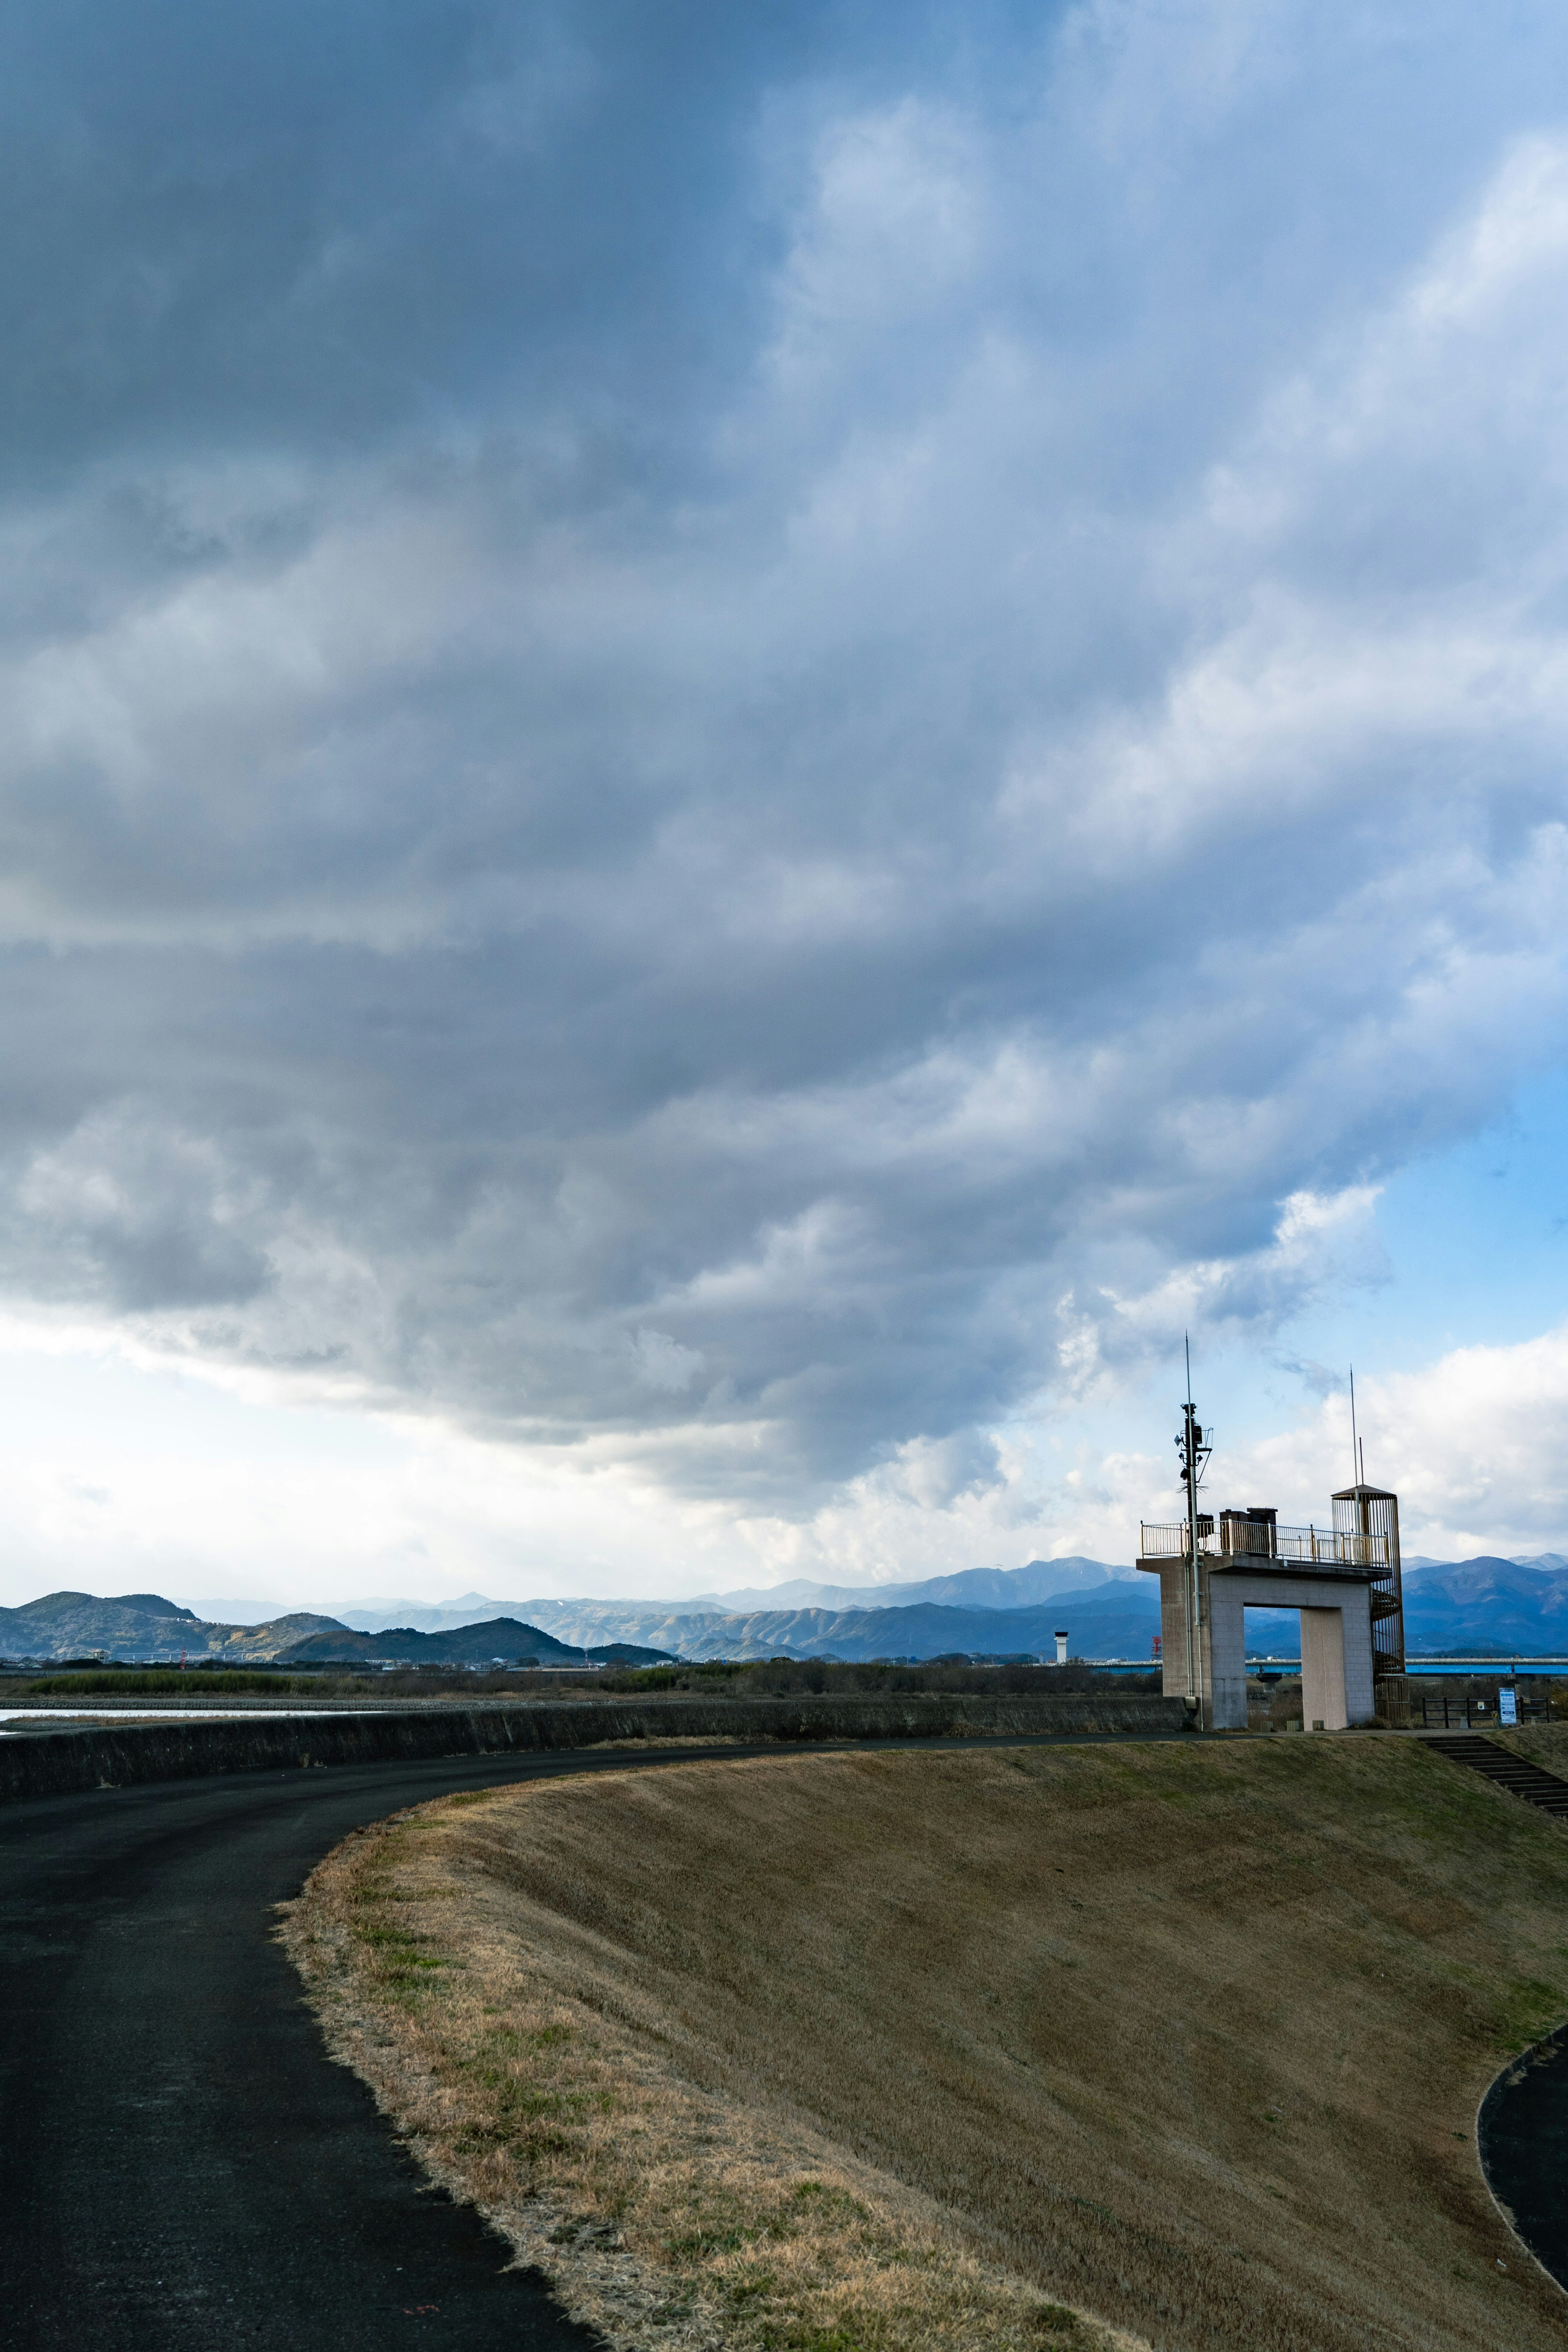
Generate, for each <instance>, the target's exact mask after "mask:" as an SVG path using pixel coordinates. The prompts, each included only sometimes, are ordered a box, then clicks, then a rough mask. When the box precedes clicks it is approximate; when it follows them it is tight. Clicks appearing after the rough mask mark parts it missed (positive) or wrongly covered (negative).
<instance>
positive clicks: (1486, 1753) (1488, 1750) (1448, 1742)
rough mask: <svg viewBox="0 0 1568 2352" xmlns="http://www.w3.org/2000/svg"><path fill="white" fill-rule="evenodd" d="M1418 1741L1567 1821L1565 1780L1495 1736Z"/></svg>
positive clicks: (1448, 1735) (1457, 1734)
mask: <svg viewBox="0 0 1568 2352" xmlns="http://www.w3.org/2000/svg"><path fill="white" fill-rule="evenodd" d="M1421 1744H1422V1746H1423V1747H1424V1748H1434V1749H1436V1753H1437V1754H1438V1755H1439V1756H1446V1757H1447V1759H1448V1761H1449V1763H1450V1764H1465V1765H1468V1767H1469V1769H1470V1770H1471V1771H1472V1772H1484V1773H1485V1774H1486V1776H1487V1779H1488V1780H1495V1781H1496V1782H1497V1784H1498V1786H1499V1788H1500V1789H1506V1790H1508V1792H1509V1794H1510V1796H1511V1797H1522V1798H1523V1799H1524V1801H1525V1803H1526V1804H1527V1805H1538V1806H1539V1807H1540V1808H1541V1811H1542V1812H1543V1813H1555V1814H1556V1815H1557V1818H1558V1820H1559V1821H1565V1822H1568V1780H1559V1779H1558V1777H1557V1775H1556V1773H1555V1772H1543V1771H1542V1769H1541V1767H1540V1765H1539V1764H1527V1763H1526V1762H1525V1759H1524V1758H1523V1757H1522V1756H1515V1755H1513V1754H1512V1753H1511V1752H1510V1749H1508V1748H1500V1747H1499V1746H1498V1744H1497V1742H1496V1740H1495V1739H1486V1738H1482V1737H1481V1735H1480V1734H1479V1732H1470V1731H1454V1732H1444V1733H1440V1734H1439V1735H1438V1736H1437V1738H1434V1739H1424V1740H1423V1741H1422V1743H1421Z"/></svg>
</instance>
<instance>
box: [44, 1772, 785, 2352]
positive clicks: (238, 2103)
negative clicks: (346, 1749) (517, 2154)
mask: <svg viewBox="0 0 1568 2352" xmlns="http://www.w3.org/2000/svg"><path fill="white" fill-rule="evenodd" d="M692 1752H693V1751H692V1750H690V1749H684V1750H677V1751H675V1752H674V1753H673V1754H668V1753H667V1755H666V1757H664V1758H662V1759H661V1758H658V1757H657V1756H648V1757H647V1758H644V1757H642V1756H637V1757H635V1758H633V1757H628V1756H626V1754H624V1753H621V1752H616V1753H615V1754H614V1755H610V1756H605V1757H602V1758H596V1757H594V1756H592V1755H576V1756H570V1755H568V1756H548V1757H539V1758H537V1759H534V1758H523V1759H519V1758H518V1757H516V1756H515V1755H514V1756H510V1757H506V1758H500V1757H496V1758H493V1759H491V1758H482V1757H472V1756H467V1757H452V1758H449V1759H441V1760H439V1761H435V1762H428V1763H421V1764H416V1765H406V1764H397V1765H371V1766H363V1767H359V1766H345V1767H340V1768H337V1769H330V1770H323V1771H317V1772H300V1771H291V1772H265V1773H244V1774H235V1775H233V1776H230V1777H226V1778H223V1779H216V1780H182V1781H162V1782H157V1783H154V1784H153V1785H150V1786H148V1787H145V1788H132V1789H119V1790H99V1791H97V1792H95V1793H94V1794H92V1795H89V1796H70V1797H48V1798H40V1799H34V1800H29V1801H22V1802H20V1803H15V1804H9V1805H6V1806H5V1807H3V1808H0V2344H3V2345H5V2346H6V2347H14V2352H34V2347H55V2346H59V2347H71V2352H195V2347H201V2352H219V2347H227V2346H230V2345H237V2346H247V2347H266V2348H267V2352H316V2347H321V2352H329V2347H331V2352H392V2347H398V2346H402V2345H405V2344H408V2345H412V2344H416V2343H418V2344H425V2343H437V2342H445V2343H448V2344H451V2345H454V2346H457V2345H460V2346H462V2347H463V2352H489V2347H500V2346H502V2345H505V2346H506V2347H509V2352H593V2347H595V2345H596V2344H597V2341H598V2339H597V2338H596V2337H595V2336H592V2335H591V2334H590V2333H589V2332H588V2331H587V2330H586V2329H584V2328H581V2327H577V2326H574V2325H573V2324H572V2323H571V2322H570V2321H569V2320H568V2319H566V2317H565V2316H564V2315H563V2313H562V2312H561V2310H560V2308H559V2307H558V2305H556V2304H555V2303H554V2302H553V2300H552V2297H551V2295H550V2294H549V2292H548V2290H547V2288H546V2287H545V2285H544V2284H543V2281H542V2278H541V2277H540V2275H539V2274H538V2273H520V2272H517V2271H510V2272H509V2271H506V2270H505V2269H504V2265H505V2264H506V2263H507V2262H509V2261H510V2248H509V2247H508V2246H506V2245H505V2244H504V2243H503V2242H501V2241H500V2239H499V2238H498V2237H496V2236H494V2235H493V2234H492V2233H490V2232H489V2231H488V2230H487V2229H486V2228H485V2226H484V2225H483V2223H482V2222H481V2221H479V2218H478V2216H477V2215H476V2214H475V2213H474V2212H473V2211H472V2210H471V2209H469V2208H468V2207H462V2206H457V2205H454V2204H453V2203H452V2202H451V2201H450V2200H448V2199H447V2198H446V2197H444V2196H442V2195H440V2194H439V2193H437V2192H433V2191H431V2190H430V2189H427V2188H426V2186H425V2184H424V2176H423V2175H422V2174H421V2173H420V2172H419V2170H418V2168H416V2164H415V2162H414V2159H413V2158H412V2157H411V2156H409V2154H408V2153H407V2151H406V2150H405V2148H404V2147H402V2146H401V2145H400V2144H399V2143H398V2141H397V2140H396V2139H395V2137H394V2136H393V2134H392V2131H391V2129H390V2127H389V2126H388V2125H387V2124H386V2122H385V2121H384V2118H383V2117H381V2116H379V2115H378V2114H377V2113H376V2110H375V2107H374V2103H373V2101H372V2099H371V2095H370V2093H369V2092H368V2091H367V2090H366V2089H365V2088H364V2086H363V2084H362V2083H360V2081H359V2080H358V2078H357V2077H356V2076H355V2075H353V2074H350V2073H349V2072H348V2071H347V2070H346V2069H345V2068H343V2067H341V2066H334V2065H331V2064H330V2063H328V2062H327V2060H326V2058H325V2056H324V2054H323V2052H322V2047H321V2037H320V2034H319V2032H318V2030H317V2027H316V2024H315V2021H314V2020H313V2018H312V2016H311V2014H310V2011H309V2010H308V2009H307V2008H306V2006H305V2003H304V2000H303V1998H302V1996H301V1992H300V1985H299V1980H298V1979H297V1978H296V1977H295V1975H294V1972H293V1970H292V1969H291V1968H290V1967H289V1962H288V1961H287V1959H286V1958H284V1956H283V1954H282V1952H281V1951H280V1950H279V1948H278V1946H277V1945H276V1944H275V1943H274V1942H273V1941H272V1940H271V1934H272V1928H273V1926H274V1924H275V1923H274V1921H273V1918H272V1916H271V1906H273V1905H274V1904H275V1903H278V1902H280V1901H282V1900H284V1899H285V1898H286V1897H288V1896H289V1895H296V1894H298V1892H299V1890H300V1883H301V1881H302V1880H303V1879H304V1877H305V1876H306V1874H307V1873H308V1872H309V1871H310V1869H311V1868H312V1867H313V1866H314V1864H316V1863H317V1862H319V1861H320V1860H321V1856H322V1855H323V1854H324V1853H327V1852H328V1851H329V1849H330V1848H331V1846H333V1845H335V1844H336V1843H337V1842H338V1840H339V1839H340V1838H342V1837H343V1836H345V1835H346V1834H347V1832H349V1831H350V1830H351V1829H353V1828H354V1827H355V1826H356V1825H358V1824H359V1823H361V1822H371V1821H376V1820H379V1819H380V1818H381V1817H382V1816H383V1815H384V1814H385V1813H389V1812H392V1811H395V1809H396V1808H397V1807H398V1806H400V1805H405V1804H413V1803H416V1802H418V1801H421V1800H422V1799H424V1798H426V1797H434V1796H439V1795H441V1794H443V1793H444V1792H445V1791H447V1790H452V1789H463V1788H476V1787H480V1786H492V1785H494V1784H496V1783H499V1782H510V1781H518V1780H529V1779H533V1778H538V1777H548V1776H551V1775H553V1774H558V1773H562V1772H583V1771H593V1770H603V1769H616V1770H625V1769H626V1766H627V1764H628V1763H634V1762H635V1763H637V1764H638V1765H641V1764H644V1763H645V1762H646V1763H647V1764H650V1765H653V1764H657V1763H658V1762H660V1761H669V1762H673V1761H676V1760H678V1759H687V1760H689V1758H690V1756H691V1754H692ZM718 1752H720V1753H721V1754H723V1755H725V1756H728V1757H733V1756H735V1755H737V1754H742V1753H746V1752H749V1751H745V1750H740V1749H736V1748H723V1749H721V1750H720V1751H718ZM770 1752H771V1751H770Z"/></svg>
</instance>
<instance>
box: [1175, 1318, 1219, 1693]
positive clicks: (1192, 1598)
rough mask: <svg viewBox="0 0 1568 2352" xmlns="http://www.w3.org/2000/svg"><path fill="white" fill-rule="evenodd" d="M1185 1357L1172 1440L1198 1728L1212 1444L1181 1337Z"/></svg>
mask: <svg viewBox="0 0 1568 2352" xmlns="http://www.w3.org/2000/svg"><path fill="white" fill-rule="evenodd" d="M1184 1346H1185V1349H1186V1358H1187V1401H1186V1402H1185V1404H1184V1406H1183V1407H1182V1433H1181V1435H1180V1436H1179V1437H1178V1438H1177V1440H1176V1451H1177V1453H1178V1454H1179V1455H1180V1457H1181V1464H1182V1474H1181V1475H1182V1484H1183V1486H1184V1487H1185V1488H1186V1493H1187V1573H1186V1592H1185V1600H1186V1614H1187V1696H1188V1698H1189V1699H1190V1700H1191V1701H1192V1703H1193V1706H1194V1712H1195V1714H1196V1717H1197V1727H1198V1729H1199V1730H1200V1731H1206V1730H1207V1728H1208V1726H1207V1724H1206V1723H1205V1719H1204V1718H1205V1714H1206V1712H1207V1709H1206V1706H1205V1695H1204V1670H1203V1657H1202V1654H1201V1649H1200V1637H1201V1633H1202V1628H1203V1621H1204V1607H1203V1591H1202V1589H1201V1587H1200V1585H1199V1582H1198V1486H1199V1483H1200V1481H1201V1480H1202V1477H1203V1475H1204V1468H1205V1464H1206V1463H1207V1461H1208V1458H1209V1454H1210V1453H1211V1452H1212V1451H1213V1449H1212V1447H1210V1446H1208V1445H1205V1443H1204V1433H1203V1430H1202V1428H1201V1426H1200V1425H1199V1422H1198V1416H1197V1408H1196V1406H1195V1405H1194V1402H1193V1348H1192V1341H1191V1340H1190V1339H1185V1340H1184Z"/></svg>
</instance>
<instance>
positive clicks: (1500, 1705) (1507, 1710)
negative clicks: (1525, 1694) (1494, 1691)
mask: <svg viewBox="0 0 1568 2352" xmlns="http://www.w3.org/2000/svg"><path fill="white" fill-rule="evenodd" d="M1497 1712H1498V1721H1499V1722H1500V1723H1517V1722H1518V1721H1519V1694H1518V1692H1517V1691H1510V1690H1500V1691H1499V1693H1498V1695H1497Z"/></svg>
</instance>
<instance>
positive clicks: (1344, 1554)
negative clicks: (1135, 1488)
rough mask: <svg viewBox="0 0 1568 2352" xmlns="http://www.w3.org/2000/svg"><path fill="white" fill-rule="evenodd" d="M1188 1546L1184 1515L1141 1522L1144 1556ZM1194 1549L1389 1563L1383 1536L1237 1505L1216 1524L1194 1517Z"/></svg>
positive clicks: (1215, 1554) (1375, 1565) (1356, 1564)
mask: <svg viewBox="0 0 1568 2352" xmlns="http://www.w3.org/2000/svg"><path fill="white" fill-rule="evenodd" d="M1186 1549H1187V1527H1186V1522H1185V1520H1184V1519H1177V1520H1174V1521H1173V1522H1171V1523H1169V1524H1166V1525H1159V1524H1155V1523H1152V1522H1151V1521H1149V1520H1147V1519H1145V1520H1143V1521H1142V1522H1141V1526H1140V1534H1139V1556H1140V1558H1141V1559H1184V1558H1185V1556H1186ZM1198 1549H1199V1551H1200V1552H1201V1553H1202V1554H1203V1556H1204V1557H1205V1559H1219V1558H1221V1557H1229V1558H1230V1559H1237V1558H1238V1557H1239V1558H1242V1559H1281V1560H1288V1561H1289V1563H1290V1565H1291V1566H1292V1567H1297V1568H1329V1569H1333V1568H1371V1569H1386V1568H1387V1566H1388V1538H1387V1537H1386V1536H1365V1535H1354V1534H1344V1533H1342V1532H1341V1531H1339V1530H1338V1529H1336V1528H1315V1527H1306V1528H1281V1527H1276V1526H1275V1525H1274V1523H1273V1521H1272V1520H1263V1519H1248V1518H1245V1517H1243V1516H1242V1515H1241V1513H1240V1512H1238V1511H1222V1512H1221V1514H1220V1522H1219V1529H1218V1532H1217V1534H1216V1533H1215V1530H1214V1524H1213V1521H1212V1520H1211V1521H1210V1522H1209V1525H1208V1527H1207V1528H1205V1525H1204V1522H1203V1521H1202V1520H1201V1519H1200V1520H1199V1522H1198Z"/></svg>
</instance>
